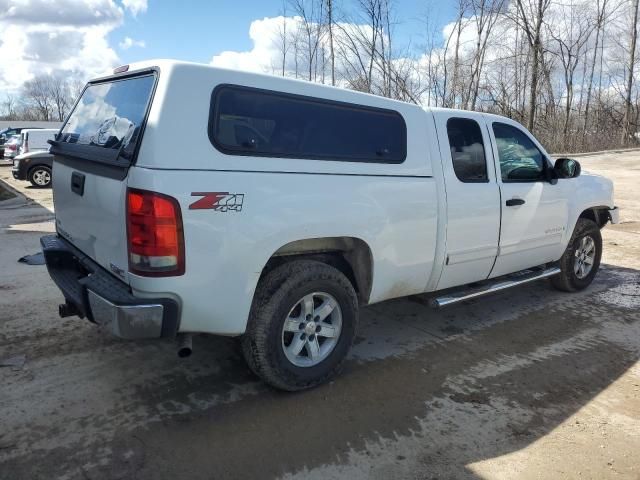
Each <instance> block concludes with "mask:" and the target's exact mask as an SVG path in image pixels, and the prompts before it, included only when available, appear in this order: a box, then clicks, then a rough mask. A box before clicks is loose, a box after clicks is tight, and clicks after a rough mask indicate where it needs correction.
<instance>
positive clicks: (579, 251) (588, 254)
mask: <svg viewBox="0 0 640 480" xmlns="http://www.w3.org/2000/svg"><path fill="white" fill-rule="evenodd" d="M595 258H596V242H595V241H594V240H593V238H592V237H590V236H588V235H586V236H584V237H582V238H581V239H580V243H579V244H578V248H576V251H575V259H574V262H573V272H574V273H575V274H576V277H578V278H579V279H583V278H585V277H586V276H587V275H589V273H590V272H591V270H592V269H593V263H594V261H595Z"/></svg>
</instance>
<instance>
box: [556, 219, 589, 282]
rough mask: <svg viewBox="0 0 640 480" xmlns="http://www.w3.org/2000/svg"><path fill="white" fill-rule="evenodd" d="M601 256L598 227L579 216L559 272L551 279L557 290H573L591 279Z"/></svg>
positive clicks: (561, 260)
mask: <svg viewBox="0 0 640 480" xmlns="http://www.w3.org/2000/svg"><path fill="white" fill-rule="evenodd" d="M601 257H602V236H601V234H600V228H599V227H598V225H597V224H596V223H595V222H594V221H593V220H589V219H587V218H579V219H578V222H577V223H576V228H575V229H574V231H573V235H572V236H571V240H569V244H568V245H567V249H566V250H565V251H564V254H563V255H562V258H561V259H560V270H561V272H560V273H559V274H558V275H556V276H555V277H553V278H552V279H551V283H552V285H553V286H554V287H555V288H557V289H558V290H562V291H565V292H575V291H578V290H582V289H584V288H587V287H588V286H589V285H590V284H591V282H592V281H593V279H594V277H595V276H596V273H597V272H598V268H599V267H600V258H601Z"/></svg>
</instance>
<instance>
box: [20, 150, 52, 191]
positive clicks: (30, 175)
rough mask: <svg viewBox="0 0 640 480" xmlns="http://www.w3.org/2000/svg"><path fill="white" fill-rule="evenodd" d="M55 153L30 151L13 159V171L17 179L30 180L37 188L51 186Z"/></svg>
mask: <svg viewBox="0 0 640 480" xmlns="http://www.w3.org/2000/svg"><path fill="white" fill-rule="evenodd" d="M52 164H53V155H51V154H50V153H49V152H45V151H39V152H29V153H24V154H22V155H18V156H17V157H15V158H14V159H13V168H12V170H11V173H12V174H13V178H15V179H16V180H28V181H29V182H31V185H33V186H34V187H36V188H47V187H50V186H51V170H52Z"/></svg>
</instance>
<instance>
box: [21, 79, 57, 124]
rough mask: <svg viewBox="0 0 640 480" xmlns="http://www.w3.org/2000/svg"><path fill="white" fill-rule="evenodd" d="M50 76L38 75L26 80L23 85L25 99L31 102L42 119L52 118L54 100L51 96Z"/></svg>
mask: <svg viewBox="0 0 640 480" xmlns="http://www.w3.org/2000/svg"><path fill="white" fill-rule="evenodd" d="M49 78H50V77H49V76H48V75H46V74H44V75H38V76H36V77H34V78H33V79H31V80H27V81H26V82H24V85H23V87H22V97H23V99H24V100H25V101H26V102H28V103H29V104H31V105H32V106H33V107H34V109H35V110H36V111H37V113H38V116H39V117H40V119H42V120H46V121H48V120H51V117H52V112H53V110H54V102H53V99H52V98H51V88H50V82H49Z"/></svg>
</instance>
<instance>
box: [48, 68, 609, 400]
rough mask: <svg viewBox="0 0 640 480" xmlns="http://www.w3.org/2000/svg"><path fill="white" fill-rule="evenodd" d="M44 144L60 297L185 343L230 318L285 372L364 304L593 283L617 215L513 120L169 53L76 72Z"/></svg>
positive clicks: (303, 362)
mask: <svg viewBox="0 0 640 480" xmlns="http://www.w3.org/2000/svg"><path fill="white" fill-rule="evenodd" d="M186 126H188V128H189V141H188V142H186V143H185V144H184V145H183V148H181V149H180V151H179V152H176V151H175V149H174V148H173V147H174V144H175V132H177V131H183V130H184V128H185V127H186ZM50 152H51V153H52V154H53V155H54V161H53V189H54V201H55V211H56V234H55V235H50V236H46V237H43V238H42V239H41V244H42V247H43V252H44V255H45V259H46V263H47V268H48V270H49V274H50V275H51V277H52V279H53V280H54V281H55V283H56V284H57V285H58V287H59V288H60V290H61V291H62V293H63V295H64V298H65V301H64V303H62V304H61V305H60V306H59V313H60V315H61V316H63V317H65V316H71V315H78V316H80V317H87V318H88V319H89V320H91V321H92V322H95V323H97V324H99V325H101V326H102V327H103V328H105V329H107V330H109V331H111V332H112V333H113V334H115V335H117V336H120V337H123V338H129V339H136V338H160V337H171V338H175V337H176V336H177V337H178V338H179V339H180V345H181V348H180V349H179V353H181V354H183V355H184V354H187V353H189V352H190V348H191V344H190V339H191V334H193V333H208V334H217V335H227V336H238V337H240V338H241V345H242V349H243V353H244V355H245V358H246V360H247V363H248V365H249V367H250V368H251V369H252V370H253V371H254V372H255V373H256V374H258V375H259V376H260V377H261V378H263V379H264V380H265V381H266V382H268V383H269V384H271V385H273V386H275V387H278V388H281V389H285V390H299V389H303V388H309V387H312V386H314V385H317V384H319V383H321V382H324V381H326V380H327V379H329V378H331V377H332V376H333V375H334V374H335V373H336V372H337V371H338V370H339V369H340V366H341V365H342V364H343V362H344V359H345V357H346V355H347V352H348V351H349V348H350V347H351V345H352V343H353V341H354V339H355V335H356V327H357V323H358V310H359V308H360V307H361V306H364V305H368V304H372V303H376V302H381V301H383V300H388V299H391V298H397V297H402V296H407V295H413V294H420V293H424V292H431V293H432V295H433V296H434V300H433V303H434V305H437V306H444V305H448V304H451V303H455V302H459V301H462V300H465V299H467V298H471V297H475V296H478V295H480V294H486V293H491V292H493V291H496V290H501V289H504V288H506V287H511V286H515V285H520V284H523V283H526V282H529V281H533V280H537V279H542V278H550V279H551V281H552V284H553V285H554V286H555V287H556V288H558V289H560V290H564V291H577V290H581V289H584V288H586V287H587V286H588V285H589V284H590V283H591V281H592V280H593V278H594V277H595V275H596V273H597V271H598V267H599V264H600V256H601V254H602V247H603V245H602V238H601V235H600V229H601V228H602V227H604V226H605V225H606V224H607V222H609V221H611V222H614V223H615V222H617V219H618V211H617V209H616V208H615V205H614V203H613V184H612V182H611V181H610V180H608V179H606V178H603V177H600V176H595V175H588V174H582V175H581V171H580V165H579V164H578V162H576V161H575V160H572V159H567V158H561V159H558V160H557V161H555V162H552V160H551V157H550V156H549V154H548V153H547V152H546V151H545V149H544V147H543V146H542V145H540V143H539V142H538V141H537V140H536V139H535V138H534V137H533V135H531V133H529V132H528V131H527V130H526V129H525V128H524V127H522V126H521V125H519V124H518V123H517V122H515V121H513V120H510V119H508V118H505V117H500V116H497V115H490V114H485V113H479V112H470V111H462V110H447V109H437V108H427V109H423V108H420V107H419V106H417V105H412V104H409V103H403V102H398V101H394V100H390V99H386V98H381V97H377V96H373V95H367V94H363V93H359V92H354V91H349V90H344V89H339V88H332V87H328V86H324V85H317V84H313V83H308V82H303V81H297V80H292V79H286V78H281V77H276V76H267V75H258V74H253V73H247V72H237V71H232V70H225V69H219V68H214V67H211V66H208V65H196V64H189V63H181V62H174V61H167V60H163V61H150V62H145V63H144V64H137V65H132V66H130V67H129V66H125V67H122V68H119V69H117V70H116V72H114V75H112V76H109V77H105V78H99V79H96V80H93V81H91V82H89V84H88V85H87V87H86V88H85V90H84V92H83V93H82V95H81V97H80V99H79V100H78V102H77V104H76V105H75V107H74V109H73V111H72V112H71V114H70V115H69V118H68V119H67V121H66V123H65V124H64V125H63V127H62V129H61V132H60V135H58V137H57V139H56V140H55V141H54V142H53V143H52V147H51V149H50ZM478 282H480V283H478ZM361 335H366V332H361Z"/></svg>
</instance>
